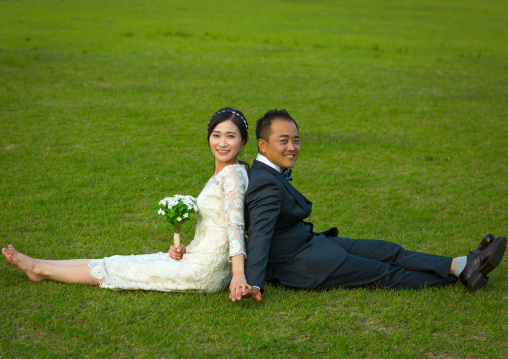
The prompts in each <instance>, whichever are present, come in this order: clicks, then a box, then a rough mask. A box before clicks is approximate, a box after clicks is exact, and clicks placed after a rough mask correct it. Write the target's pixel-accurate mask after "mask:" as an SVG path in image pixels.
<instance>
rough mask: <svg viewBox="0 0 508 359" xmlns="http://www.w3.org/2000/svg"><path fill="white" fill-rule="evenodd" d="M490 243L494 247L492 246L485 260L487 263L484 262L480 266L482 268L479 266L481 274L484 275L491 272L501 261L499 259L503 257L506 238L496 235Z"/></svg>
mask: <svg viewBox="0 0 508 359" xmlns="http://www.w3.org/2000/svg"><path fill="white" fill-rule="evenodd" d="M496 241H497V243H496ZM491 245H492V246H494V248H492V252H491V253H490V258H489V260H488V261H487V263H485V265H484V266H482V267H483V268H479V271H480V273H481V274H483V275H484V276H486V275H487V274H489V273H490V272H492V271H493V270H494V268H496V267H497V266H498V265H499V263H501V260H502V259H503V256H504V252H505V251H506V238H505V237H498V238H496V240H495V241H494V242H492V244H491Z"/></svg>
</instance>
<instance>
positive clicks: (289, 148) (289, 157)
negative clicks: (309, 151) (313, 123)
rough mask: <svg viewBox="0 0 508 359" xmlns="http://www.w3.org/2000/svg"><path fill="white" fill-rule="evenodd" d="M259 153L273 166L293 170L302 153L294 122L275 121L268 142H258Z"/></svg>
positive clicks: (261, 140) (260, 140)
mask: <svg viewBox="0 0 508 359" xmlns="http://www.w3.org/2000/svg"><path fill="white" fill-rule="evenodd" d="M258 146H259V152H260V153H261V154H262V155H263V156H265V157H266V158H267V159H268V160H269V161H270V162H272V163H273V164H275V165H277V166H280V167H283V168H293V167H294V165H295V163H296V159H297V158H298V154H299V153H300V135H299V134H298V129H297V128H296V125H295V124H294V122H293V121H290V120H286V119H274V120H272V124H271V134H270V137H269V138H268V141H265V140H263V139H259V140H258Z"/></svg>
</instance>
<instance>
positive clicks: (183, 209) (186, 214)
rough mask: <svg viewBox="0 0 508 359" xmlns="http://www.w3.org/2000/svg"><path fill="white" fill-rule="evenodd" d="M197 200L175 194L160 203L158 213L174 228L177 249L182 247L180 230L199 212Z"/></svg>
mask: <svg viewBox="0 0 508 359" xmlns="http://www.w3.org/2000/svg"><path fill="white" fill-rule="evenodd" d="M197 210H198V206H197V205H196V198H194V197H192V196H182V195H180V194H175V195H174V196H173V197H166V198H163V199H162V200H160V201H159V205H158V211H157V213H158V214H160V215H161V216H165V217H166V221H167V222H168V223H169V224H170V225H171V226H172V227H173V228H174V242H175V247H178V246H179V245H180V228H181V226H182V224H183V223H184V222H186V221H188V220H189V219H190V218H191V216H192V215H193V214H194V213H195V212H197Z"/></svg>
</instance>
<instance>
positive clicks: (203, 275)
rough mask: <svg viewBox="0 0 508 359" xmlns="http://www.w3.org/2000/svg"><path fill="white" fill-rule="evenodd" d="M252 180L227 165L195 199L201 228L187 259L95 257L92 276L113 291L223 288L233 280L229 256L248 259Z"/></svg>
mask: <svg viewBox="0 0 508 359" xmlns="http://www.w3.org/2000/svg"><path fill="white" fill-rule="evenodd" d="M247 185H248V177H247V171H246V170H245V167H244V166H243V165H229V166H226V167H225V168H224V169H223V170H222V171H221V172H219V173H218V174H217V175H215V176H213V177H212V178H210V180H209V181H208V182H207V184H206V185H205V188H203V191H202V192H201V194H200V195H199V196H198V198H197V205H198V212H196V215H197V219H198V224H197V226H196V232H195V234H194V239H193V240H192V242H191V243H190V244H189V245H188V246H187V248H186V250H187V252H186V253H185V254H184V256H183V259H181V260H179V261H177V260H174V259H172V258H171V257H170V256H169V254H168V253H162V252H159V253H154V254H142V255H130V256H112V257H106V258H103V259H92V260H90V262H89V264H88V265H89V267H90V274H91V276H92V277H93V278H94V279H95V280H97V281H98V282H99V283H100V286H101V287H103V288H108V289H112V290H137V289H143V290H158V291H204V292H218V291H221V290H224V289H225V288H226V286H227V285H228V284H229V282H230V281H231V277H232V270H231V257H233V256H235V255H237V254H243V255H244V256H245V243H244V236H243V234H244V218H243V205H244V204H243V201H244V195H245V191H246V190H247Z"/></svg>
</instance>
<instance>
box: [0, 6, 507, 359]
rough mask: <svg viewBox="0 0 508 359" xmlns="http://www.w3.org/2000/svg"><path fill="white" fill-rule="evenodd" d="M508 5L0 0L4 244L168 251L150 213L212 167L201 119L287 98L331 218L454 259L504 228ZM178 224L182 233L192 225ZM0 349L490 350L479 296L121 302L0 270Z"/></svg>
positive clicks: (492, 327) (344, 294) (358, 231)
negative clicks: (223, 109) (223, 110)
mask: <svg viewBox="0 0 508 359" xmlns="http://www.w3.org/2000/svg"><path fill="white" fill-rule="evenodd" d="M507 15H508V5H507V4H506V2H503V1H484V2H475V1H469V0H466V1H456V0H451V1H447V2H446V3H443V2H440V1H383V2H374V1H372V0H361V1H354V2H352V1H326V0H323V1H303V0H302V1H283V0H277V1H244V2H233V1H225V0H222V1H214V2H207V1H200V0H196V1H192V2H189V1H173V0H172V1H161V0H153V1H144V2H143V1H134V0H126V1H122V2H114V1H81V0H76V1H57V0H47V1H33V0H20V1H15V2H14V1H0V20H1V21H0V173H1V178H0V196H1V197H0V198H1V200H2V203H3V205H2V206H1V207H0V238H1V240H2V246H6V245H7V244H9V243H12V244H14V245H15V246H16V247H17V248H18V249H19V250H21V251H22V252H26V253H27V254H29V255H31V256H34V257H42V258H51V259H65V258H100V257H104V256H109V255H113V254H131V253H149V252H155V251H160V250H162V251H164V250H166V249H167V247H168V245H169V239H170V238H171V234H170V232H169V229H168V227H167V225H166V223H164V221H162V220H160V218H157V216H156V215H155V214H154V212H153V210H154V207H155V203H156V202H157V201H158V200H159V199H161V198H163V197H164V196H167V195H172V194H175V193H181V194H191V195H194V196H197V195H198V194H199V192H200V190H201V188H202V187H203V186H204V184H205V182H206V180H207V179H208V178H209V177H210V176H211V175H212V174H213V157H212V156H211V154H210V153H209V152H208V149H207V143H206V125H207V123H208V120H209V117H210V116H211V115H212V114H213V113H214V112H215V111H216V110H217V109H219V108H221V107H224V106H234V107H237V108H239V109H240V110H242V111H243V112H244V113H245V115H246V116H247V120H248V121H249V123H250V135H251V140H250V142H249V143H248V145H247V146H246V147H245V148H244V153H243V154H242V159H244V160H247V161H248V162H251V161H252V160H253V159H254V157H255V154H256V144H255V142H256V141H255V131H254V128H255V120H256V119H257V118H259V117H260V116H262V115H263V114H264V112H265V111H267V110H269V109H271V108H275V107H278V108H286V109H287V110H288V111H289V112H290V113H291V114H292V115H293V117H295V118H296V119H297V121H298V123H299V126H300V131H301V137H302V152H301V156H300V160H299V162H298V164H297V167H296V168H295V171H294V176H293V178H294V181H293V184H294V185H295V187H297V188H298V189H299V190H300V191H301V192H302V193H304V194H305V195H306V196H307V197H308V198H309V199H311V200H312V201H313V202H314V211H313V214H312V217H311V218H310V220H311V221H313V222H314V223H315V225H316V227H317V229H319V230H324V229H326V228H329V227H330V226H337V227H338V228H339V231H340V235H341V236H343V237H357V238H377V239H386V240H390V241H394V242H398V243H400V244H403V245H404V246H405V247H406V248H408V249H412V250H421V251H427V252H431V253H435V254H442V255H450V256H458V255H465V254H466V253H467V251H469V250H472V249H474V248H476V246H477V244H478V242H479V240H480V239H481V238H482V237H483V236H484V235H485V234H486V233H488V232H491V233H494V234H495V235H501V234H505V235H506V227H507V226H506V224H507V218H508V211H507V209H508V206H507V204H506V202H507V201H506V200H507V181H506V176H507V174H508V171H507V165H508V156H507V150H506V145H505V141H506V138H507V134H508V125H507V115H508V113H507V112H508V111H507V105H506V104H507V103H508V101H507V100H508V98H507V97H508V95H507V93H508V91H507V90H508V76H507V75H508V60H507V59H508V46H507V43H506V39H507V38H508V27H507V26H506V18H507ZM192 227H193V226H192V225H188V226H187V227H186V228H184V233H183V235H184V238H185V239H186V240H187V241H189V240H190V239H191V238H192V236H193V228H192ZM0 273H1V274H0V287H1V291H0V293H1V294H0V296H1V298H0V309H2V313H4V314H3V319H4V320H3V321H1V323H2V324H0V347H1V352H2V354H0V356H5V357H34V356H36V357H60V356H61V357H177V356H180V357H208V356H212V357H213V356H220V357H258V358H259V357H308V356H328V357H337V356H345V357H390V358H393V357H396V358H397V357H450V358H454V357H456V358H464V357H489V358H500V357H503V356H505V354H506V352H507V351H508V343H507V339H506V337H507V334H508V330H507V328H508V326H507V324H506V323H507V320H506V319H507V317H508V316H507V309H506V308H507V306H506V303H507V299H508V297H507V292H508V291H507V289H508V284H507V278H508V271H507V268H506V260H505V261H503V262H502V263H501V265H500V266H499V268H498V269H496V271H495V272H493V274H492V275H491V278H490V281H489V283H488V284H487V285H486V286H485V288H483V289H482V290H481V291H480V292H478V293H475V294H470V293H468V292H467V291H464V289H463V288H462V287H460V286H456V287H448V288H444V289H431V290H426V291H419V292H416V291H399V292H395V291H376V290H354V291H353V290H350V291H347V290H336V291H330V292H318V293H310V292H295V291H291V290H283V289H277V288H272V287H270V288H268V290H267V292H266V295H265V296H264V301H263V302H262V303H252V302H241V303H230V302H228V301H227V292H223V293H218V294H192V293H188V294H167V293H152V292H120V293H116V292H110V291H106V290H102V289H99V288H91V287H84V286H79V285H72V286H70V285H64V284H58V283H49V282H43V283H31V282H29V281H28V280H27V279H26V278H25V276H24V274H23V273H22V272H20V271H18V270H16V268H14V267H11V266H9V265H8V264H7V263H6V261H2V262H1V264H0Z"/></svg>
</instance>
